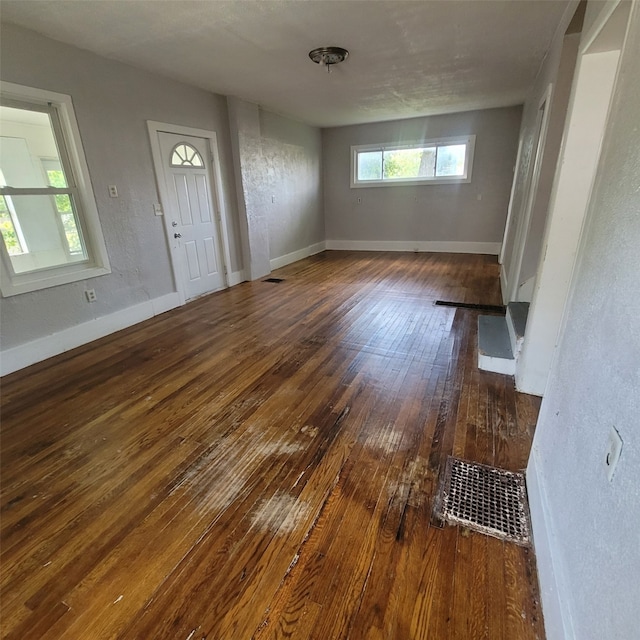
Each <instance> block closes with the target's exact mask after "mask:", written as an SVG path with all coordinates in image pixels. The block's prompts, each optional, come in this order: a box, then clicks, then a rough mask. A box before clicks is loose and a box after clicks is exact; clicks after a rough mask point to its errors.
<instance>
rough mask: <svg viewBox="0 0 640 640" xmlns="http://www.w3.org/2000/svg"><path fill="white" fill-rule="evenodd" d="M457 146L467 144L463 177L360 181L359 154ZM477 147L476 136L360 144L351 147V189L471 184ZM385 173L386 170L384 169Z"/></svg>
mask: <svg viewBox="0 0 640 640" xmlns="http://www.w3.org/2000/svg"><path fill="white" fill-rule="evenodd" d="M455 144H465V145H466V147H467V151H466V153H465V167H464V174H463V175H462V176H434V177H432V178H425V177H419V178H402V179H395V178H394V179H391V178H387V179H384V178H383V179H381V180H358V154H359V153H361V152H363V151H365V152H366V151H395V150H400V149H416V148H420V149H421V148H424V147H446V146H450V145H455ZM475 145H476V136H475V135H467V136H454V137H449V138H434V139H431V140H413V141H409V142H402V143H397V142H388V143H383V144H360V145H353V146H352V147H351V188H352V189H362V188H367V187H406V186H415V185H427V184H465V183H469V182H471V174H472V170H473V155H474V151H475ZM383 171H384V168H383Z"/></svg>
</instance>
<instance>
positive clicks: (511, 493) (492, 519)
mask: <svg viewBox="0 0 640 640" xmlns="http://www.w3.org/2000/svg"><path fill="white" fill-rule="evenodd" d="M436 510H437V511H438V512H439V513H438V514H437V515H438V516H439V517H440V518H442V519H443V520H445V521H447V522H451V523H454V524H460V525H463V526H465V527H468V528H469V529H473V530H475V531H480V532H481V533H485V534H487V535H490V536H494V537H496V538H501V539H503V540H509V541H511V542H515V543H517V544H520V545H528V544H529V543H530V541H531V534H530V526H529V507H528V504H527V490H526V486H525V482H524V475H523V474H522V473H513V472H512V471H504V470H503V469H496V468H495V467H488V466H486V465H483V464H477V463H475V462H466V461H465V460H460V459H459V458H452V457H451V456H449V458H448V460H447V466H446V469H445V475H444V481H443V482H442V486H441V494H440V496H439V499H438V500H437V502H436Z"/></svg>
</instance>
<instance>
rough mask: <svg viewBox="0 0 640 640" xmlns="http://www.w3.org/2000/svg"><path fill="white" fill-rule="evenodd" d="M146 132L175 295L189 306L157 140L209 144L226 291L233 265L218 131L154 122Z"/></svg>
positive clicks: (210, 175) (212, 185)
mask: <svg viewBox="0 0 640 640" xmlns="http://www.w3.org/2000/svg"><path fill="white" fill-rule="evenodd" d="M147 129H148V131H149V142H150V143H151V155H152V157H153V166H154V169H155V174H156V184H157V186H158V193H159V194H160V203H161V204H162V211H163V218H164V230H165V235H166V238H167V247H168V249H169V258H170V260H171V270H172V272H173V280H174V283H175V288H176V291H177V292H178V295H179V296H180V304H181V305H182V304H184V303H185V302H186V299H187V298H186V293H185V287H184V280H183V278H182V275H181V274H182V271H181V267H180V264H179V260H178V257H177V255H176V252H175V251H174V250H173V248H172V247H173V245H172V242H171V238H172V234H173V232H174V229H173V227H172V226H171V221H170V220H169V217H170V216H167V215H166V214H167V212H168V211H169V208H170V204H169V203H170V200H169V194H168V193H167V188H166V184H165V180H164V165H163V161H162V153H161V152H160V142H159V140H158V134H159V133H173V134H177V135H183V136H192V137H193V138H204V139H205V140H207V143H208V148H209V153H210V155H209V161H210V162H209V164H210V166H211V170H210V174H209V181H210V184H211V192H212V193H211V197H212V198H213V205H214V208H215V211H216V215H215V216H214V217H215V223H216V225H217V228H218V237H219V238H220V244H221V245H222V266H223V271H224V284H225V287H228V286H229V269H230V265H231V259H230V251H229V234H228V232H227V216H226V211H225V208H224V198H223V197H222V193H223V191H224V189H223V186H222V174H221V172H220V154H219V153H218V136H217V134H216V132H215V131H207V130H206V129H195V128H193V127H183V126H182V125H178V124H169V123H167V122H156V121H155V120H147Z"/></svg>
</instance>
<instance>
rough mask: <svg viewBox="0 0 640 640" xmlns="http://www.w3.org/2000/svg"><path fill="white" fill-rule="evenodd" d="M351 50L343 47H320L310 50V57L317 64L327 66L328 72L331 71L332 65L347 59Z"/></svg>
mask: <svg viewBox="0 0 640 640" xmlns="http://www.w3.org/2000/svg"><path fill="white" fill-rule="evenodd" d="M348 55H349V52H348V51H347V50H346V49H343V48H342V47H319V48H318V49H314V50H313V51H309V57H310V58H311V59H312V60H313V61H314V62H315V63H317V64H319V65H322V66H325V67H327V73H331V67H332V65H334V64H338V63H339V62H344V60H346V59H347V56H348Z"/></svg>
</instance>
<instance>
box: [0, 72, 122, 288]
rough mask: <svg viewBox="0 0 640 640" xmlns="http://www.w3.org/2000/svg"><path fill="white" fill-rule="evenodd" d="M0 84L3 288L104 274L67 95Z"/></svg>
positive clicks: (103, 259)
mask: <svg viewBox="0 0 640 640" xmlns="http://www.w3.org/2000/svg"><path fill="white" fill-rule="evenodd" d="M0 89H1V95H0V233H1V236H2V246H1V249H2V279H1V284H2V295H3V296H10V295H16V294H19V293H24V292H26V291H35V290H37V289H43V288H46V287H52V286H56V285H59V284H65V283H68V282H74V281H77V280H84V279H86V278H91V277H94V276H97V275H103V274H105V273H109V271H110V270H109V263H108V258H107V254H106V249H105V245H104V239H103V237H102V230H101V228H100V223H99V220H98V212H97V209H96V205H95V200H94V198H93V192H92V190H91V186H90V180H89V172H88V168H87V165H86V161H85V159H84V154H83V151H82V144H81V142H80V138H79V132H78V129H77V124H76V121H75V115H74V113H73V107H72V104H71V98H70V97H69V96H65V95H61V94H54V93H52V92H48V91H42V90H39V89H31V88H28V87H20V86H19V85H13V84H10V83H5V82H3V83H1V84H0Z"/></svg>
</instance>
